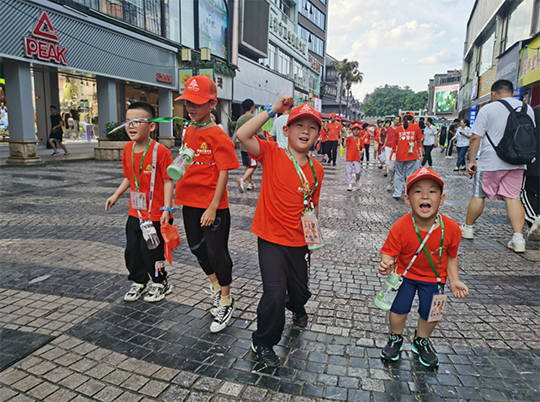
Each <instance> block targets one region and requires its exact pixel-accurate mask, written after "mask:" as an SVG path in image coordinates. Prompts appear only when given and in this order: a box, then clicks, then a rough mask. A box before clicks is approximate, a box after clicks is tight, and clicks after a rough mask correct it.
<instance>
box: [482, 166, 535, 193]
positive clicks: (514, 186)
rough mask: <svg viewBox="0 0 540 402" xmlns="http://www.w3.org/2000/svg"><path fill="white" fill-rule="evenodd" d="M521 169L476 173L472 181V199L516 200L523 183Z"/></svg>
mask: <svg viewBox="0 0 540 402" xmlns="http://www.w3.org/2000/svg"><path fill="white" fill-rule="evenodd" d="M524 172H525V171H524V170H523V169H515V170H498V171H493V172H491V171H490V172H486V171H481V172H476V174H475V175H474V181H473V197H476V198H486V197H488V198H489V199H491V200H492V199H494V198H495V197H497V198H498V199H499V200H502V199H503V198H510V199H513V200H515V199H518V198H519V194H520V192H521V182H522V181H523V173H524Z"/></svg>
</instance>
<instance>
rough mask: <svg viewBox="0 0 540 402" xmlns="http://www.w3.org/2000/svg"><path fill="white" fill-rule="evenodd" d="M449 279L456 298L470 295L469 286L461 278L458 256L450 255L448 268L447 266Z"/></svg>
mask: <svg viewBox="0 0 540 402" xmlns="http://www.w3.org/2000/svg"><path fill="white" fill-rule="evenodd" d="M446 273H447V274H448V279H449V280H450V290H451V291H452V294H453V295H454V297H455V298H456V299H463V298H464V297H467V296H469V288H468V287H467V285H465V284H464V283H463V282H461V281H460V280H459V272H458V257H457V256H456V258H452V257H450V256H448V268H446Z"/></svg>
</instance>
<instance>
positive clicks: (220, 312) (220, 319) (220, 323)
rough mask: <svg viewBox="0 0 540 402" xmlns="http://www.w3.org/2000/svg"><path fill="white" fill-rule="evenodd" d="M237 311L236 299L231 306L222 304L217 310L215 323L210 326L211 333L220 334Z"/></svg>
mask: <svg viewBox="0 0 540 402" xmlns="http://www.w3.org/2000/svg"><path fill="white" fill-rule="evenodd" d="M235 309H236V302H235V301H234V299H233V300H232V303H231V305H230V306H222V305H221V304H220V305H219V307H218V308H217V310H216V316H215V317H214V322H212V324H210V332H219V331H221V330H223V329H224V328H225V327H226V326H227V325H228V324H229V321H230V320H231V317H232V314H233V312H234V310H235Z"/></svg>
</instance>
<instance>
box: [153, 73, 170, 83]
mask: <svg viewBox="0 0 540 402" xmlns="http://www.w3.org/2000/svg"><path fill="white" fill-rule="evenodd" d="M156 80H157V81H159V82H165V83H167V84H172V83H173V77H172V76H171V75H167V74H160V73H157V74H156Z"/></svg>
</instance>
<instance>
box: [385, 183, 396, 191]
mask: <svg viewBox="0 0 540 402" xmlns="http://www.w3.org/2000/svg"><path fill="white" fill-rule="evenodd" d="M393 188H394V186H392V185H391V184H389V185H388V186H386V191H392V189H393Z"/></svg>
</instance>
